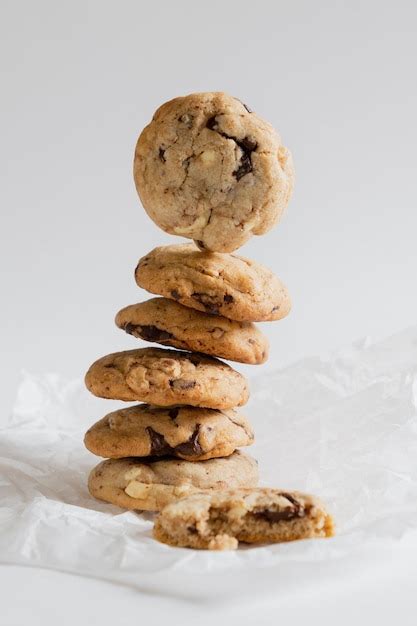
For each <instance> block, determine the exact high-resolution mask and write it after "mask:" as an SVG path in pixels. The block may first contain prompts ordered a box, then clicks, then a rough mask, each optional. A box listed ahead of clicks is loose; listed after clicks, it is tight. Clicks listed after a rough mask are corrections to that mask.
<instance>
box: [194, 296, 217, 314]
mask: <svg viewBox="0 0 417 626" xmlns="http://www.w3.org/2000/svg"><path fill="white" fill-rule="evenodd" d="M191 297H192V298H194V300H197V302H199V303H200V304H202V305H203V307H204V308H205V310H206V311H207V313H211V314H212V315H218V314H219V306H220V305H219V303H218V302H217V301H216V300H215V298H214V296H209V295H208V294H207V293H198V292H194V293H192V294H191Z"/></svg>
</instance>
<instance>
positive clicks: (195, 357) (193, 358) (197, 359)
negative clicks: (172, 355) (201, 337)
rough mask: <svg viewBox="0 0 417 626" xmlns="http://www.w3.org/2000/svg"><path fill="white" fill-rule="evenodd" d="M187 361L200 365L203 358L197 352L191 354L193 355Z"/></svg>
mask: <svg viewBox="0 0 417 626" xmlns="http://www.w3.org/2000/svg"><path fill="white" fill-rule="evenodd" d="M187 359H188V360H189V361H190V363H192V364H193V365H200V363H201V358H200V357H199V356H198V354H196V353H195V352H191V354H190V355H189V356H187Z"/></svg>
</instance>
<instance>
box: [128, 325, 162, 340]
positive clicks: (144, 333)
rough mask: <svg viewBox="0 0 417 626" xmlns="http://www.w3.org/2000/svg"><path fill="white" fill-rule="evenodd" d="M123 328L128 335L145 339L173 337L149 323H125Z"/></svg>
mask: <svg viewBox="0 0 417 626" xmlns="http://www.w3.org/2000/svg"><path fill="white" fill-rule="evenodd" d="M124 330H125V331H126V332H127V333H129V334H130V335H136V336H139V337H140V338H141V339H144V340H145V341H156V342H158V341H168V340H169V339H173V338H174V335H173V334H172V333H169V332H168V331H166V330H162V329H161V328H158V327H157V326H151V325H143V326H142V325H140V324H126V325H125V327H124Z"/></svg>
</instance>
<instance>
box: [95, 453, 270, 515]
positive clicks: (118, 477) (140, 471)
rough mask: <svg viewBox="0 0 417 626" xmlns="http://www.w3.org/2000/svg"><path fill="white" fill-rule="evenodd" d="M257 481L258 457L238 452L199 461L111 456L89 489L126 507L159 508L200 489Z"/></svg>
mask: <svg viewBox="0 0 417 626" xmlns="http://www.w3.org/2000/svg"><path fill="white" fill-rule="evenodd" d="M257 483H258V466H257V463H256V461H255V459H253V458H252V457H250V456H249V455H247V454H243V453H242V452H239V451H237V452H234V453H233V454H232V455H230V456H228V457H225V458H222V459H210V460H208V461H201V462H200V463H193V462H191V461H182V460H178V459H161V460H154V459H153V460H149V461H147V460H143V459H135V458H130V459H109V460H106V461H102V462H101V463H100V464H99V465H97V467H95V468H94V469H93V470H92V472H91V474H90V477H89V480H88V488H89V491H90V493H91V495H92V496H94V497H95V498H97V499H98V500H104V501H105V502H110V503H111V504H115V505H116V506H120V507H121V508H123V509H134V510H139V511H159V510H161V509H162V508H163V507H164V506H165V505H167V504H169V503H170V502H173V501H174V500H177V499H178V498H182V497H184V496H185V495H190V494H193V493H197V492H200V491H201V490H210V491H211V490H215V489H226V488H237V487H252V486H256V485H257Z"/></svg>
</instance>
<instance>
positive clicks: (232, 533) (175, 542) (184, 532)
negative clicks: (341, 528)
mask: <svg viewBox="0 0 417 626" xmlns="http://www.w3.org/2000/svg"><path fill="white" fill-rule="evenodd" d="M153 534H154V537H155V538H156V539H158V540H159V541H162V542H163V543H167V544H169V545H172V546H179V547H187V548H199V549H209V550H233V549H236V548H237V547H238V543H239V541H242V542H245V543H280V542H286V541H294V540H297V539H311V538H314V537H331V536H332V535H333V534H334V528H333V520H332V518H331V516H330V515H329V514H328V513H327V512H326V510H325V508H324V506H323V504H322V503H321V502H320V500H318V498H315V497H314V496H310V495H308V494H305V493H300V492H297V491H284V490H279V489H268V488H258V489H232V490H225V491H219V492H212V493H211V494H204V493H203V494H201V493H200V494H192V495H190V496H189V497H185V498H183V499H182V500H179V501H177V502H174V503H171V504H169V505H167V506H166V507H165V508H164V509H163V510H162V512H161V513H160V514H159V515H158V517H157V518H156V520H155V526H154V533H153Z"/></svg>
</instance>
